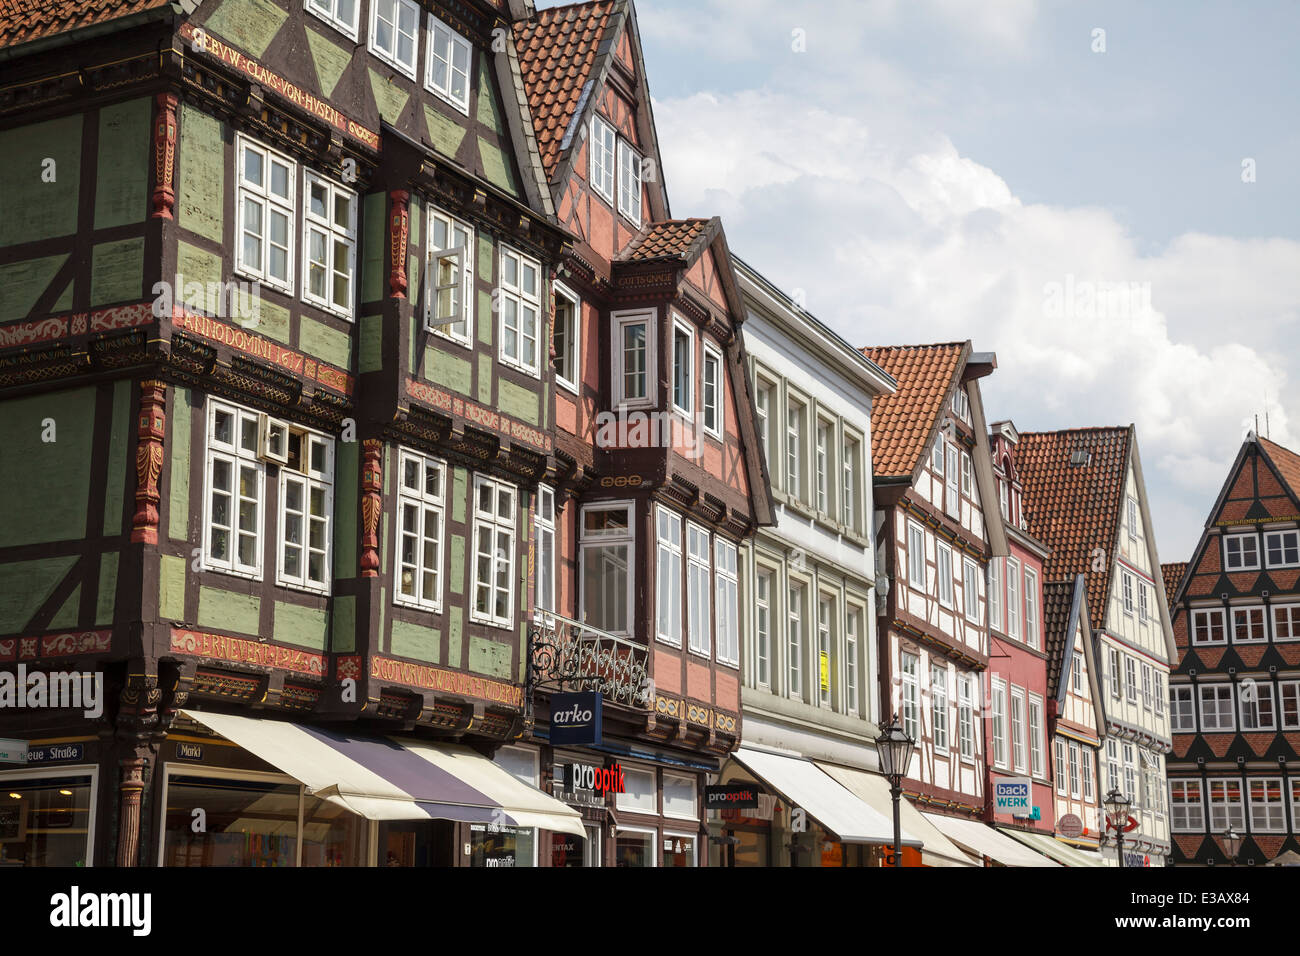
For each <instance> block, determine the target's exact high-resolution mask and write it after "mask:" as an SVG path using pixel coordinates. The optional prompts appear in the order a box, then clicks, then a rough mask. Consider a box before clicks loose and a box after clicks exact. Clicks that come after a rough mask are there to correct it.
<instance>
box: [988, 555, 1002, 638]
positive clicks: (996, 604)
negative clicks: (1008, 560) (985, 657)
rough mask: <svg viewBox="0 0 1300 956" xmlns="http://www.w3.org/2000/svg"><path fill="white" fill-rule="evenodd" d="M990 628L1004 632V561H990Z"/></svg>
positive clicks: (999, 559)
mask: <svg viewBox="0 0 1300 956" xmlns="http://www.w3.org/2000/svg"><path fill="white" fill-rule="evenodd" d="M989 627H994V628H997V629H998V630H999V631H1000V630H1002V559H1001V558H990V559H989Z"/></svg>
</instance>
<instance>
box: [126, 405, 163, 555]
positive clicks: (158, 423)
mask: <svg viewBox="0 0 1300 956" xmlns="http://www.w3.org/2000/svg"><path fill="white" fill-rule="evenodd" d="M166 401H167V386H166V385H165V384H164V383H163V382H160V381H157V380H156V379H145V380H144V381H142V382H141V383H140V418H139V427H138V429H137V432H136V438H137V440H136V449H135V517H134V519H132V521H131V540H132V541H138V542H143V543H144V544H157V543H158V497H159V496H158V476H159V475H161V474H162V463H163V435H164V433H165V432H166V429H167V405H166Z"/></svg>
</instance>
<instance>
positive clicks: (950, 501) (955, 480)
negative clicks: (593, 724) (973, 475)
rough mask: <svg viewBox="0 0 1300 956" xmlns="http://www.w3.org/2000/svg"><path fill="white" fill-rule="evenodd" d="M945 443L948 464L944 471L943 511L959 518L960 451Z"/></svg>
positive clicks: (954, 446) (949, 515) (951, 516)
mask: <svg viewBox="0 0 1300 956" xmlns="http://www.w3.org/2000/svg"><path fill="white" fill-rule="evenodd" d="M945 444H946V445H947V456H948V464H947V470H946V471H945V472H944V489H945V491H944V512H945V513H946V514H947V515H948V517H950V518H955V519H957V520H958V521H960V520H961V484H960V482H961V451H960V450H959V449H958V448H957V446H956V445H952V444H948V443H947V442H945Z"/></svg>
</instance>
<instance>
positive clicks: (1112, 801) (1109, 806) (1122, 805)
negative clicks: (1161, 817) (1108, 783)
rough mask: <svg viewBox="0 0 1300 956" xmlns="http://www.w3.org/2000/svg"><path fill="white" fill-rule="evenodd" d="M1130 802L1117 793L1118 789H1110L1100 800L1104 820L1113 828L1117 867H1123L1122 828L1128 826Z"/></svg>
mask: <svg viewBox="0 0 1300 956" xmlns="http://www.w3.org/2000/svg"><path fill="white" fill-rule="evenodd" d="M1131 803H1132V801H1130V800H1129V798H1128V797H1126V796H1124V794H1122V793H1120V792H1119V787H1111V790H1110V793H1108V794H1106V796H1105V799H1103V800H1102V805H1103V806H1105V807H1106V819H1107V821H1108V822H1109V823H1110V825H1111V826H1112V827H1114V828H1115V853H1116V855H1117V856H1118V858H1119V865H1120V866H1121V867H1123V866H1124V827H1126V826H1127V825H1128V808H1129V806H1130V804H1131Z"/></svg>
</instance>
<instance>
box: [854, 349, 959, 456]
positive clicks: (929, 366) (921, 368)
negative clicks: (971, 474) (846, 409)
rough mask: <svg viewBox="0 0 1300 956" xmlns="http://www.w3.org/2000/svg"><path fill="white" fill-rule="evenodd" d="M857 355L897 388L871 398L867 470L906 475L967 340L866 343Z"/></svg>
mask: <svg viewBox="0 0 1300 956" xmlns="http://www.w3.org/2000/svg"><path fill="white" fill-rule="evenodd" d="M862 354H863V355H865V356H866V357H867V358H869V359H871V361H873V362H875V363H876V364H877V365H879V366H880V367H881V368H882V369H884V370H885V371H886V372H888V373H889V374H890V375H891V376H893V378H894V380H895V381H896V382H898V390H897V391H896V392H894V394H893V395H882V396H881V397H880V398H878V399H876V403H875V405H873V406H872V409H871V463H872V471H873V472H874V474H875V477H876V478H901V477H910V476H911V475H912V473H913V472H914V471H915V470H916V466H917V464H918V463H919V462H920V460H921V456H922V455H924V454H925V449H926V446H927V445H928V444H929V442H930V438H931V437H932V436H933V435H934V432H935V429H936V428H938V424H939V413H940V411H941V410H942V409H943V401H944V398H945V397H946V396H947V394H948V391H949V389H950V388H951V386H952V383H953V379H954V378H955V377H956V375H957V374H958V372H959V371H960V370H961V367H962V365H963V363H964V362H965V361H966V358H967V356H968V355H969V354H970V343H969V342H947V343H943V344H940V345H897V346H868V347H867V348H864V349H863V350H862Z"/></svg>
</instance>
